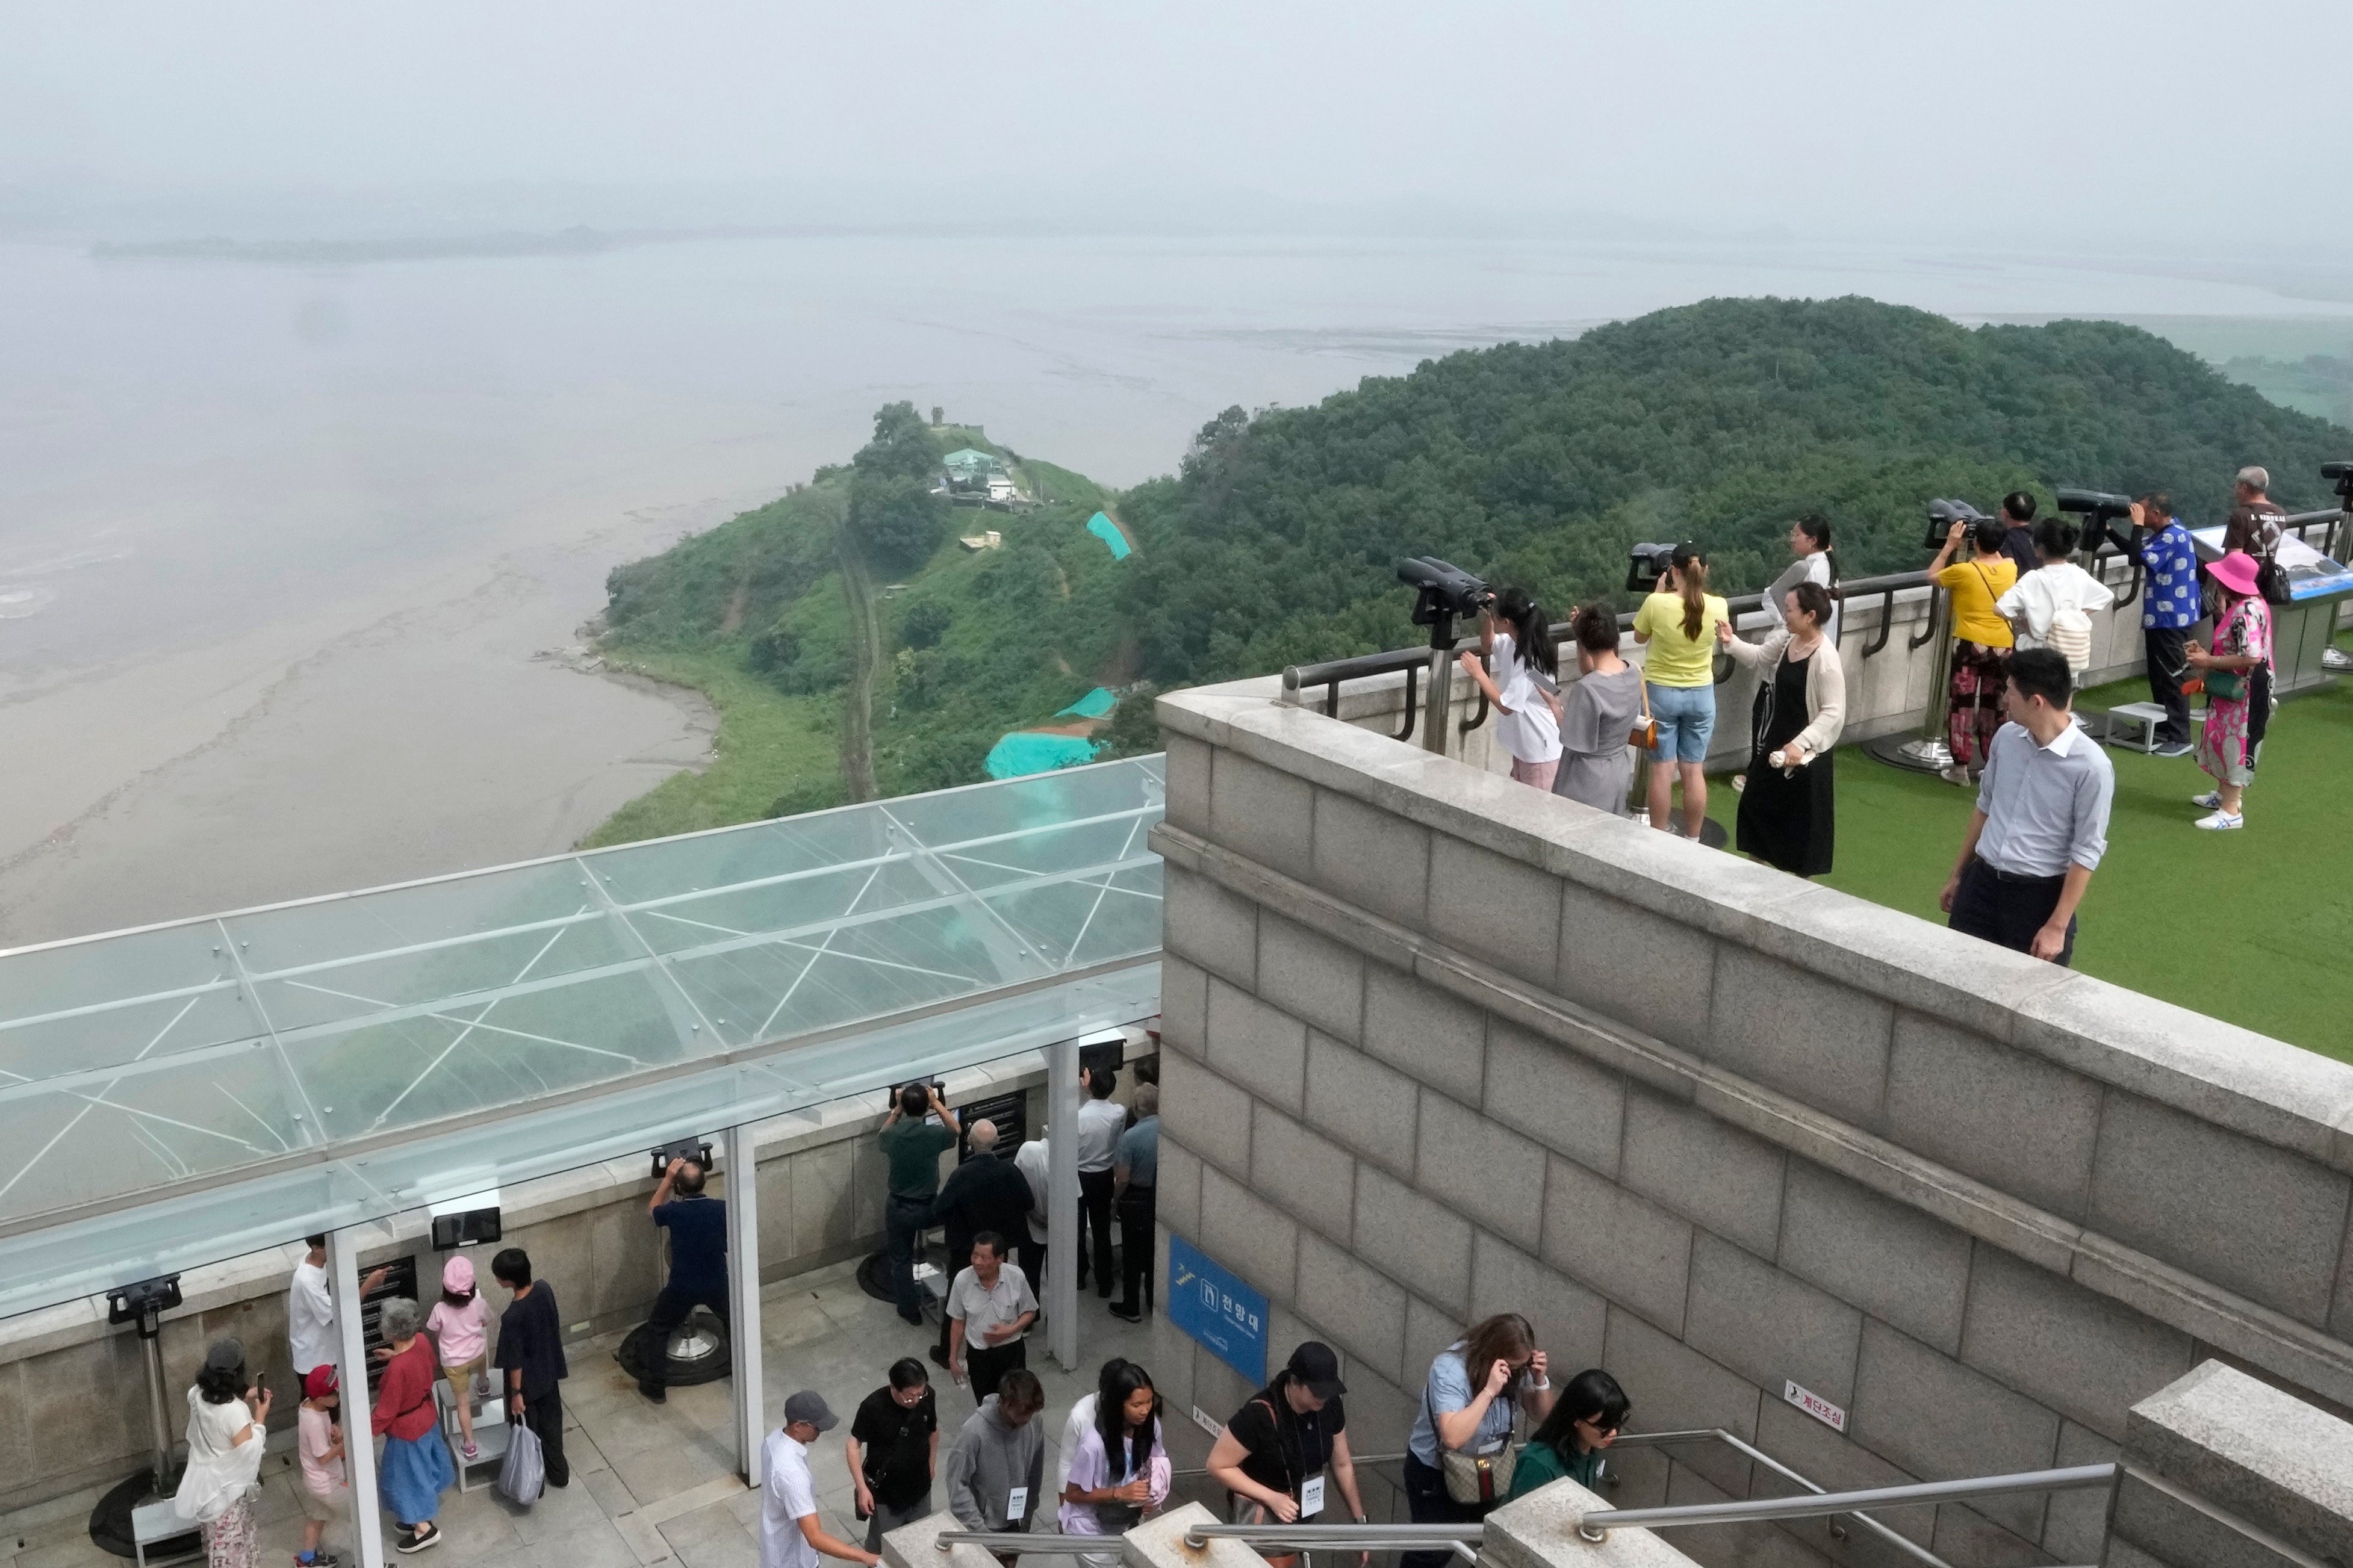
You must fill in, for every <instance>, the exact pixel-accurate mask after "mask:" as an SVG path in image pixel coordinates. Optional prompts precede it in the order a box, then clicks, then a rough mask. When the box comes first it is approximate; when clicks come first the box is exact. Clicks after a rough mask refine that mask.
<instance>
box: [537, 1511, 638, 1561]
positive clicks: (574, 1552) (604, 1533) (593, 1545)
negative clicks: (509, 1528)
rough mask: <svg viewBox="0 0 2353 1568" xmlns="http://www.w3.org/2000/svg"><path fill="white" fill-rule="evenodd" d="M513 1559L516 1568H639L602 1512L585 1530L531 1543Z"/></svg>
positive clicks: (552, 1536) (618, 1532)
mask: <svg viewBox="0 0 2353 1568" xmlns="http://www.w3.org/2000/svg"><path fill="white" fill-rule="evenodd" d="M515 1561H516V1563H517V1565H518V1568H638V1554H637V1553H636V1552H632V1551H630V1550H629V1543H628V1542H626V1541H624V1540H622V1539H621V1532H620V1531H618V1530H616V1529H615V1528H614V1527H613V1524H612V1522H611V1521H609V1520H607V1519H605V1518H604V1517H602V1516H601V1515H600V1516H598V1518H597V1520H596V1523H595V1524H594V1525H592V1526H590V1527H588V1528H586V1529H584V1530H573V1531H565V1533H563V1534H561V1535H551V1536H548V1537H546V1538H545V1539H543V1540H540V1541H535V1542H532V1543H531V1544H530V1545H529V1546H527V1547H526V1548H524V1550H523V1552H522V1555H521V1556H520V1557H518V1558H516V1560H515Z"/></svg>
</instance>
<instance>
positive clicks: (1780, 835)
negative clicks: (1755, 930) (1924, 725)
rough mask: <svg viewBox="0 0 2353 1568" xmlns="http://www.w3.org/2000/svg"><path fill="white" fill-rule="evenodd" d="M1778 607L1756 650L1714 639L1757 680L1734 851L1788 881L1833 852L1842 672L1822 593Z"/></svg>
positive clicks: (1810, 591)
mask: <svg viewBox="0 0 2353 1568" xmlns="http://www.w3.org/2000/svg"><path fill="white" fill-rule="evenodd" d="M1781 608H1782V616H1781V626H1782V629H1781V630H1779V631H1777V632H1774V633H1772V634H1771V635H1770V636H1768V637H1766V639H1765V640H1764V641H1763V642H1762V643H1750V642H1743V641H1741V640H1740V639H1739V638H1738V637H1734V636H1733V635H1732V628H1731V627H1730V626H1720V627H1719V628H1718V633H1717V635H1718V637H1719V639H1720V640H1721V642H1722V643H1723V646H1724V650H1725V652H1726V653H1728V654H1730V655H1731V656H1732V657H1733V659H1734V661H1735V662H1736V663H1738V664H1740V665H1742V666H1743V667H1745V668H1749V669H1752V670H1755V671H1757V711H1756V717H1755V721H1754V722H1753V724H1752V726H1751V734H1750V744H1749V758H1748V787H1747V789H1746V791H1744V792H1743V793H1742V795H1741V796H1740V819H1739V823H1738V834H1737V838H1738V847H1739V849H1740V852H1741V853H1742V854H1744V855H1750V856H1754V857H1755V858H1757V859H1759V860H1762V861H1764V862H1765V863H1766V864H1767V865H1768V866H1778V867H1779V868H1781V869H1782V870H1784V871H1787V872H1789V873H1790V874H1791V875H1792V876H1798V877H1818V876H1820V875H1821V874H1822V873H1823V872H1825V871H1827V870H1829V869H1830V868H1831V853H1832V850H1833V848H1834V846H1835V834H1836V816H1835V811H1836V805H1835V799H1834V788H1835V786H1834V785H1833V784H1832V783H1831V778H1832V774H1831V763H1830V752H1831V748H1832V747H1834V746H1836V745H1837V744H1838V742H1839V736H1840V734H1841V732H1842V731H1843V730H1844V729H1845V726H1846V667H1845V665H1844V664H1842V663H1841V661H1840V659H1839V650H1838V645H1837V644H1836V643H1834V642H1832V641H1831V638H1830V622H1831V614H1832V605H1831V596H1830V594H1829V593H1828V591H1826V590H1825V589H1824V588H1823V587H1822V585H1821V584H1819V583H1800V584H1798V585H1797V586H1796V587H1795V588H1793V589H1791V590H1790V591H1789V592H1788V594H1786V595H1783V602H1782V606H1781Z"/></svg>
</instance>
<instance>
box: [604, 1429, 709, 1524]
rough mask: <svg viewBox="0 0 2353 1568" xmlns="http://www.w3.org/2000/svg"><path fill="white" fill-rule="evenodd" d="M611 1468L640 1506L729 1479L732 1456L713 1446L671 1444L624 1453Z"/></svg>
mask: <svg viewBox="0 0 2353 1568" xmlns="http://www.w3.org/2000/svg"><path fill="white" fill-rule="evenodd" d="M613 1471H614V1473H615V1474H616V1475H617V1476H619V1477H620V1478H621V1479H622V1480H623V1482H625V1483H626V1484H627V1485H628V1489H629V1493H630V1495H631V1496H633V1497H635V1498H637V1499H638V1506H639V1508H640V1509H643V1508H644V1507H646V1506H648V1505H650V1504H653V1503H656V1502H659V1501H660V1500H662V1499H664V1498H670V1497H675V1496H677V1495H678V1494H679V1493H681V1492H683V1491H691V1490H692V1489H694V1488H696V1487H700V1486H702V1485H704V1484H706V1483H708V1482H711V1481H715V1480H719V1479H732V1478H733V1475H734V1473H735V1461H734V1457H733V1455H731V1454H727V1453H724V1452H720V1451H716V1446H715V1445H709V1444H705V1443H700V1442H683V1443H671V1444H665V1445H663V1446H662V1447H656V1448H648V1449H646V1450H645V1451H644V1452H642V1453H637V1454H625V1455H623V1456H621V1457H620V1458H617V1459H615V1460H614V1461H613Z"/></svg>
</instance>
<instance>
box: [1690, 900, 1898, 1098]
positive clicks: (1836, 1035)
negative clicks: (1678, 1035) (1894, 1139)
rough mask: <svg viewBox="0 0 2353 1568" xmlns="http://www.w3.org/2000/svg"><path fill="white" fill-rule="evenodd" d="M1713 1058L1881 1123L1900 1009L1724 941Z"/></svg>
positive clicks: (1706, 1049) (1703, 1050)
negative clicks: (1889, 1055)
mask: <svg viewBox="0 0 2353 1568" xmlns="http://www.w3.org/2000/svg"><path fill="white" fill-rule="evenodd" d="M1713 998H1714V1000H1713V1002H1712V1004H1711V1006H1710V1009H1709V1026H1708V1031H1707V1034H1706V1036H1705V1037H1704V1039H1702V1040H1701V1041H1700V1042H1699V1044H1698V1045H1697V1046H1696V1047H1694V1048H1695V1049H1697V1050H1698V1051H1699V1053H1700V1054H1701V1055H1703V1056H1704V1057H1706V1058H1708V1059H1709V1060H1711V1061H1715V1062H1718V1063H1721V1064H1722V1065H1723V1066H1725V1067H1726V1068H1730V1069H1731V1070H1732V1071H1734V1072H1736V1073H1738V1074H1740V1075H1741V1076H1742V1077H1744V1078H1748V1079H1755V1080H1756V1081H1757V1082H1758V1083H1761V1084H1764V1085H1766V1086H1767V1088H1770V1089H1779V1090H1780V1091H1781V1092H1782V1093H1784V1094H1788V1095H1794V1096H1796V1097H1797V1098H1798V1099H1799V1100H1803V1101H1804V1102H1805V1103H1806V1104H1808V1105H1810V1106H1813V1107H1814V1108H1815V1109H1816V1110H1827V1111H1830V1112H1831V1114H1833V1115H1835V1116H1840V1117H1843V1118H1845V1119H1846V1120H1847V1121H1852V1122H1853V1123H1855V1124H1856V1125H1857V1126H1860V1127H1865V1128H1873V1127H1876V1126H1877V1125H1878V1123H1879V1116H1880V1111H1881V1109H1882V1107H1883V1103H1884V1101H1885V1098H1886V1090H1887V1047H1888V1040H1889V1036H1890V1033H1891V1031H1892V1030H1893V1028H1894V1021H1895V1009H1894V1007H1893V1006H1891V1005H1889V1004H1887V1003H1885V1002H1883V1001H1881V1000H1880V999H1879V998H1878V997H1876V996H1871V995H1866V994H1863V993H1862V992H1859V991H1852V990H1849V989H1848V988H1846V987H1844V986H1841V985H1838V984H1833V983H1831V982H1830V981H1827V980H1822V979H1820V978H1818V977H1817V976H1814V975H1811V974H1809V973H1805V972H1804V971H1803V970H1799V969H1797V968H1794V967H1792V966H1791V965H1789V964H1787V963H1781V962H1779V961H1778V960H1777V959H1771V958H1766V957H1763V956H1762V955H1760V954H1757V953H1755V952H1750V951H1749V950H1747V949H1746V948H1743V947H1740V946H1737V945H1735V944H1730V943H1727V944H1725V946H1724V947H1723V948H1722V949H1721V950H1720V951H1719V952H1717V954H1716V959H1715V988H1714V992H1713Z"/></svg>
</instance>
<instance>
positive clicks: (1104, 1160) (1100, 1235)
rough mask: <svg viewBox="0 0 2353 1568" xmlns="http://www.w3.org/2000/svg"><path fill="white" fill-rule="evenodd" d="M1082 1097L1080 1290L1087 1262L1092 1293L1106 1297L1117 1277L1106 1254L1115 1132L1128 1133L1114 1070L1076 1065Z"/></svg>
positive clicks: (1116, 1145)
mask: <svg viewBox="0 0 2353 1568" xmlns="http://www.w3.org/2000/svg"><path fill="white" fill-rule="evenodd" d="M1079 1082H1080V1083H1081V1084H1082V1085H1083V1086H1085V1089H1086V1091H1087V1098H1086V1099H1084V1100H1081V1101H1080V1102H1079V1289H1082V1290H1084V1289H1086V1288H1087V1265H1088V1263H1089V1262H1090V1261H1092V1263H1093V1264H1094V1270H1095V1294H1096V1295H1098V1296H1101V1297H1103V1298H1105V1299H1106V1300H1108V1299H1109V1298H1110V1296H1111V1293H1112V1289H1113V1286H1114V1285H1116V1284H1117V1283H1118V1281H1117V1280H1116V1279H1114V1278H1113V1263H1112V1256H1111V1200H1112V1190H1113V1187H1114V1186H1115V1185H1116V1181H1115V1179H1114V1178H1113V1175H1112V1169H1111V1168H1112V1163H1113V1160H1115V1159H1116V1158H1117V1157H1118V1154H1119V1137H1120V1134H1121V1133H1123V1132H1124V1131H1127V1108H1126V1107H1124V1106H1122V1105H1114V1104H1113V1103H1112V1098H1111V1091H1112V1090H1113V1089H1115V1088H1117V1087H1118V1085H1119V1074H1118V1072H1117V1071H1116V1070H1114V1069H1113V1068H1103V1070H1102V1071H1100V1072H1094V1071H1090V1070H1089V1069H1087V1068H1080V1069H1079ZM1090 1228H1092V1230H1093V1232H1094V1256H1093V1258H1092V1260H1091V1259H1090V1258H1089V1257H1088V1255H1087V1232H1088V1230H1089V1229H1090Z"/></svg>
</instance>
